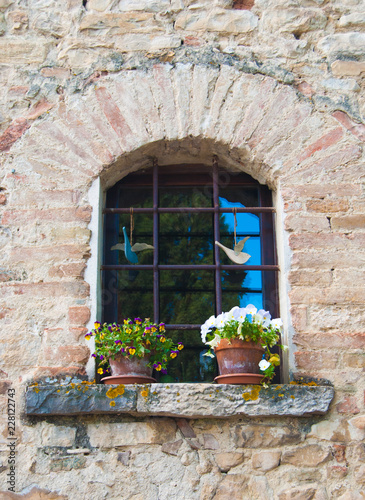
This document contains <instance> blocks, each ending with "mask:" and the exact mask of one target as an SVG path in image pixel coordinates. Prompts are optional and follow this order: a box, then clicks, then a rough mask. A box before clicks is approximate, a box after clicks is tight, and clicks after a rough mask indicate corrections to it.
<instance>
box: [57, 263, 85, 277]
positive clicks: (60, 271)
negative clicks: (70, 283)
mask: <svg viewBox="0 0 365 500" xmlns="http://www.w3.org/2000/svg"><path fill="white" fill-rule="evenodd" d="M85 268H86V264H85V262H75V263H72V264H60V265H58V266H53V267H51V269H50V270H49V273H48V274H49V276H51V277H55V276H57V277H59V278H72V277H74V278H83V276H84V271H85Z"/></svg>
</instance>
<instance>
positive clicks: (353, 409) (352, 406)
mask: <svg viewBox="0 0 365 500" xmlns="http://www.w3.org/2000/svg"><path fill="white" fill-rule="evenodd" d="M336 409H337V412H338V413H351V414H352V415H357V414H358V413H360V410H359V408H358V407H357V400H356V397H355V396H345V397H344V398H343V400H342V401H341V402H340V403H338V404H337V405H336Z"/></svg>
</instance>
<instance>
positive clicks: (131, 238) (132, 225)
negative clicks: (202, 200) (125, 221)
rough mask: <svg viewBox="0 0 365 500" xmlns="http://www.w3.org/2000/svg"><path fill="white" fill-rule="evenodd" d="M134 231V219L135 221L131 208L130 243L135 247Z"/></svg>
mask: <svg viewBox="0 0 365 500" xmlns="http://www.w3.org/2000/svg"><path fill="white" fill-rule="evenodd" d="M133 229H134V219H133V207H131V215H130V224H129V241H130V242H131V245H133Z"/></svg>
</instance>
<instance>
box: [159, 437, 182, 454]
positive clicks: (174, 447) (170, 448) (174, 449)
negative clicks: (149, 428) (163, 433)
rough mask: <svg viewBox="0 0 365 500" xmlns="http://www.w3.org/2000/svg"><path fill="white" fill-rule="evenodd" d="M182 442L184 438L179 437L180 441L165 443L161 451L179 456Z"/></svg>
mask: <svg viewBox="0 0 365 500" xmlns="http://www.w3.org/2000/svg"><path fill="white" fill-rule="evenodd" d="M182 443H183V440H182V439H179V440H178V441H174V442H173V443H164V444H163V445H162V447H161V451H162V452H163V453H167V454H168V455H175V456H177V455H178V453H179V450H180V448H181V445H182Z"/></svg>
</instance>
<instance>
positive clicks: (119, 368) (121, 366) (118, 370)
mask: <svg viewBox="0 0 365 500" xmlns="http://www.w3.org/2000/svg"><path fill="white" fill-rule="evenodd" d="M148 363H149V359H148V358H132V359H129V358H127V357H124V356H123V355H120V356H116V357H115V359H109V364H110V370H111V372H112V376H111V377H104V378H102V379H101V381H102V382H104V384H151V383H152V382H156V379H155V378H153V377H152V367H151V366H147V365H148Z"/></svg>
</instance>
